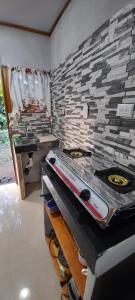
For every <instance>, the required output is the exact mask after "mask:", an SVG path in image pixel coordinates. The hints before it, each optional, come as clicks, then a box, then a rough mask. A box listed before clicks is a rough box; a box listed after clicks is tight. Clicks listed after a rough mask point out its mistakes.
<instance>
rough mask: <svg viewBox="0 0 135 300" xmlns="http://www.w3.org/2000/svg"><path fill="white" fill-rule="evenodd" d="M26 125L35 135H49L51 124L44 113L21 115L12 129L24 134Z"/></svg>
mask: <svg viewBox="0 0 135 300" xmlns="http://www.w3.org/2000/svg"><path fill="white" fill-rule="evenodd" d="M26 123H27V124H28V125H30V127H31V129H32V132H33V133H34V134H35V135H38V134H40V135H46V134H49V133H51V122H50V119H49V118H48V117H47V116H46V113H22V114H21V117H20V120H19V122H18V124H17V123H15V124H13V126H12V129H13V130H15V131H18V130H19V131H21V132H24V133H25V131H26Z"/></svg>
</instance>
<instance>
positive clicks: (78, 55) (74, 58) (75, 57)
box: [73, 52, 82, 61]
mask: <svg viewBox="0 0 135 300" xmlns="http://www.w3.org/2000/svg"><path fill="white" fill-rule="evenodd" d="M81 55H82V52H81V53H79V54H77V55H76V56H74V57H73V61H75V60H76V59H77V58H78V57H80V56H81Z"/></svg>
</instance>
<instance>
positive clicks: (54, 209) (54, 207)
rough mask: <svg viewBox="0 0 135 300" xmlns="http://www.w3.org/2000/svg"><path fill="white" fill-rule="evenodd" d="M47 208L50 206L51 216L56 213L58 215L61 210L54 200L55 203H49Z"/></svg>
mask: <svg viewBox="0 0 135 300" xmlns="http://www.w3.org/2000/svg"><path fill="white" fill-rule="evenodd" d="M47 206H48V209H49V210H50V213H51V214H54V213H56V212H57V211H58V210H59V209H58V207H57V205H56V203H55V202H54V200H53V201H49V202H48V203H47Z"/></svg>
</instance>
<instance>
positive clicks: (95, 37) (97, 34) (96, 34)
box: [90, 19, 110, 45]
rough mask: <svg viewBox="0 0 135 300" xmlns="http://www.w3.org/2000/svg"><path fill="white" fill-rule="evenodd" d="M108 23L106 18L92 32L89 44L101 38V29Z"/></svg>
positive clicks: (107, 25)
mask: <svg viewBox="0 0 135 300" xmlns="http://www.w3.org/2000/svg"><path fill="white" fill-rule="evenodd" d="M109 24H110V19H109V20H107V21H106V22H105V23H104V24H103V25H101V26H100V27H99V28H98V29H97V30H96V31H95V32H94V33H93V34H92V39H91V42H90V45H92V44H94V43H95V41H97V40H98V39H101V33H102V32H103V30H105V29H106V28H107V27H109Z"/></svg>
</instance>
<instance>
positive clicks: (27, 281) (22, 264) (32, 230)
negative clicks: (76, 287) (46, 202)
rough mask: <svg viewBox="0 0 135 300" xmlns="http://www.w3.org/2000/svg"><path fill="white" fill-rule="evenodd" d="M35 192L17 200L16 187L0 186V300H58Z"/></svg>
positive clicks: (38, 200) (40, 209)
mask: <svg viewBox="0 0 135 300" xmlns="http://www.w3.org/2000/svg"><path fill="white" fill-rule="evenodd" d="M39 194H40V190H35V191H34V192H33V193H32V194H31V195H30V196H29V197H28V198H27V199H26V200H24V201H21V200H20V199H19V193H18V187H17V186H16V184H15V183H13V184H8V185H2V186H0V299H1V300H23V299H25V300H59V299H60V288H59V285H58V282H57V278H56V275H55V272H54V269H53V265H52V262H51V258H50V255H49V251H48V248H47V246H46V244H45V241H44V225H43V206H42V203H41V200H40V197H39Z"/></svg>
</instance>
